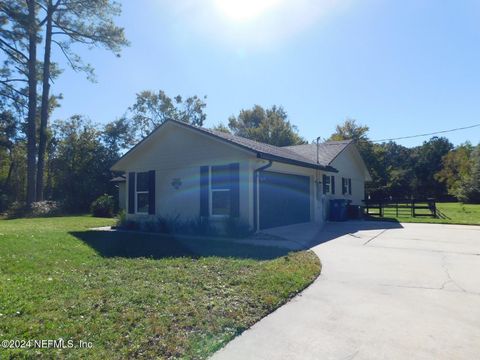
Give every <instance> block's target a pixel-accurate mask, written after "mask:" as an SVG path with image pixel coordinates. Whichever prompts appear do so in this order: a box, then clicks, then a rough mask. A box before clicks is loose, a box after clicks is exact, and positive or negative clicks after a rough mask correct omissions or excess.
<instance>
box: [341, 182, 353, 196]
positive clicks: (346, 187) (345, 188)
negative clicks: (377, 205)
mask: <svg viewBox="0 0 480 360" xmlns="http://www.w3.org/2000/svg"><path fill="white" fill-rule="evenodd" d="M342 194H343V195H345V194H348V195H352V179H350V178H348V179H347V178H342Z"/></svg>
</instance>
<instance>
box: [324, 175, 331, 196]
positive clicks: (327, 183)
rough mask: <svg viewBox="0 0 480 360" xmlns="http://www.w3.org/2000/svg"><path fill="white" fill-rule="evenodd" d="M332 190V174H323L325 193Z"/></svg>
mask: <svg viewBox="0 0 480 360" xmlns="http://www.w3.org/2000/svg"><path fill="white" fill-rule="evenodd" d="M329 192H330V176H327V175H323V193H324V194H328V193H329Z"/></svg>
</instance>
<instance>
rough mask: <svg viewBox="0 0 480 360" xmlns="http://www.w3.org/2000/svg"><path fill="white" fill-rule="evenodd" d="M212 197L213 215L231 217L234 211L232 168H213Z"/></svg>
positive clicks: (226, 166) (227, 166)
mask: <svg viewBox="0 0 480 360" xmlns="http://www.w3.org/2000/svg"><path fill="white" fill-rule="evenodd" d="M210 176H211V183H210V195H211V197H212V212H211V214H212V215H224V216H225V215H230V213H231V209H232V203H231V200H232V196H231V193H232V189H231V184H230V180H231V179H230V166H229V165H218V166H212V167H211V173H210Z"/></svg>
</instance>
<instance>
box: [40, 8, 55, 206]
mask: <svg viewBox="0 0 480 360" xmlns="http://www.w3.org/2000/svg"><path fill="white" fill-rule="evenodd" d="M52 12H53V5H52V0H48V5H47V23H46V31H45V53H44V59H43V79H42V80H43V89H42V107H41V112H40V137H39V143H38V164H37V201H42V200H43V191H44V182H43V179H44V175H45V174H44V173H45V151H46V148H47V124H48V115H49V98H50V54H51V47H52Z"/></svg>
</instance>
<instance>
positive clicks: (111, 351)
mask: <svg viewBox="0 0 480 360" xmlns="http://www.w3.org/2000/svg"><path fill="white" fill-rule="evenodd" d="M112 222H113V221H112V220H109V219H97V218H91V217H87V216H85V217H62V218H46V219H17V220H0V340H6V339H7V340H8V339H11V340H14V339H24V340H27V339H39V340H41V339H59V338H62V339H64V340H65V341H67V340H73V341H74V342H75V344H77V342H78V341H79V340H83V341H88V342H91V343H92V345H93V348H91V349H63V350H58V349H57V350H54V349H47V350H46V349H29V350H5V349H1V348H0V358H1V359H3V358H8V357H12V356H13V357H14V356H18V357H20V358H31V357H43V358H55V357H62V358H80V357H81V358H94V359H110V358H196V359H197V358H205V357H207V356H208V355H210V354H212V353H213V352H214V351H215V350H217V349H219V348H220V347H222V346H223V345H224V344H225V343H227V342H228V341H229V340H231V339H232V338H233V337H234V336H236V335H237V334H239V333H240V332H242V331H243V330H245V329H247V328H248V327H250V326H251V325H252V324H253V323H255V322H256V321H258V320H259V319H260V318H262V317H263V316H265V315H266V314H268V313H269V312H271V311H272V310H274V309H275V308H277V307H278V306H280V305H281V304H283V303H285V301H287V300H288V299H289V298H290V297H292V296H293V295H295V294H296V293H298V292H299V291H301V290H302V289H303V288H305V287H306V286H307V285H308V284H310V283H311V282H312V281H313V280H314V279H315V278H316V277H317V276H318V274H319V272H320V268H321V265H320V262H319V260H318V258H317V257H316V256H315V254H314V253H312V252H310V251H306V252H297V253H291V254H285V253H284V252H283V251H282V250H280V249H276V248H268V247H255V246H247V245H238V244H237V245H232V244H231V243H228V242H222V241H213V240H198V241H196V242H194V243H193V242H192V241H186V240H174V239H171V238H166V237H160V236H147V235H139V234H132V233H114V232H93V231H88V230H87V229H88V228H91V227H95V226H105V225H109V224H111V223H112Z"/></svg>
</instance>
